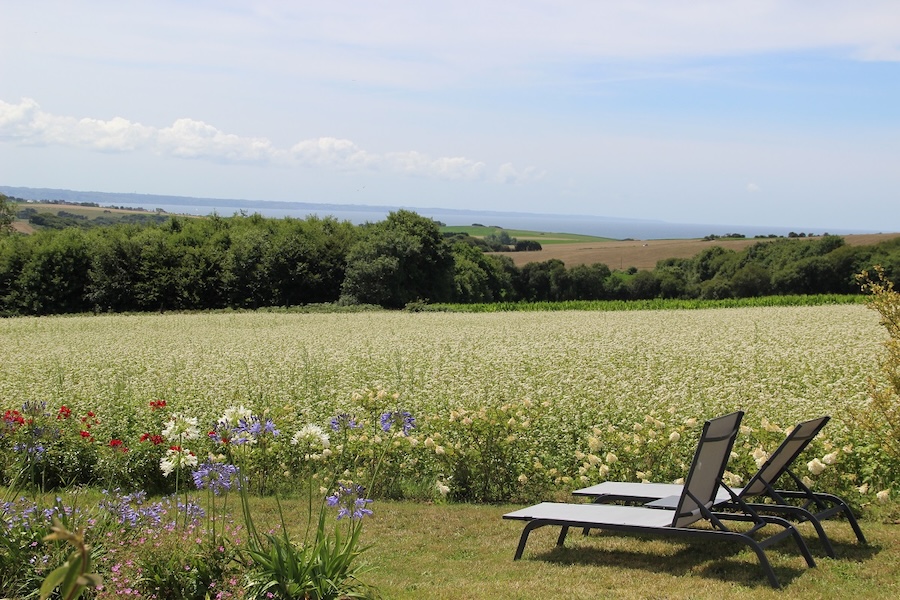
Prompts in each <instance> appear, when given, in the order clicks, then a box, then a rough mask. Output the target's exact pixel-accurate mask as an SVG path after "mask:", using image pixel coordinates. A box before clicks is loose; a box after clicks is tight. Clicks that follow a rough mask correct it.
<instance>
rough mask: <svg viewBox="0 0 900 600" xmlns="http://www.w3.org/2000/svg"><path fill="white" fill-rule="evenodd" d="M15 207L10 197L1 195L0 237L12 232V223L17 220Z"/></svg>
mask: <svg viewBox="0 0 900 600" xmlns="http://www.w3.org/2000/svg"><path fill="white" fill-rule="evenodd" d="M15 216H16V215H15V207H14V206H13V203H12V200H10V199H9V196H5V195H4V194H0V235H3V234H4V233H9V232H10V231H12V222H13V219H14V218H15Z"/></svg>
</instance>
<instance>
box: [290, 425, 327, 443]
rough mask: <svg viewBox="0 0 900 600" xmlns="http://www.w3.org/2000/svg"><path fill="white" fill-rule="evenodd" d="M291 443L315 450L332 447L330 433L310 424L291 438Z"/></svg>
mask: <svg viewBox="0 0 900 600" xmlns="http://www.w3.org/2000/svg"><path fill="white" fill-rule="evenodd" d="M291 443H292V444H293V445H295V446H296V445H297V444H301V443H302V444H308V445H309V446H311V447H313V448H328V447H329V446H330V445H331V442H330V438H329V436H328V433H326V431H325V430H324V429H322V428H321V427H319V426H318V425H315V424H313V423H309V424H308V425H304V426H303V427H302V428H301V429H300V430H299V431H297V432H296V433H294V435H293V436H291Z"/></svg>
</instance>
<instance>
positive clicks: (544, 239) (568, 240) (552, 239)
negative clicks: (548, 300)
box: [441, 225, 615, 246]
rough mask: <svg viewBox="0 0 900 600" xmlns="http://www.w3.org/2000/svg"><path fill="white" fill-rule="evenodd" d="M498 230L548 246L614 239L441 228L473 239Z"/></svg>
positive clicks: (490, 228) (487, 227) (471, 227)
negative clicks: (467, 235)
mask: <svg viewBox="0 0 900 600" xmlns="http://www.w3.org/2000/svg"><path fill="white" fill-rule="evenodd" d="M498 229H503V231H505V232H506V233H508V234H509V235H510V236H511V237H514V238H516V239H517V240H535V241H538V242H540V243H541V245H542V246H543V245H546V244H573V243H586V242H612V241H615V240H613V239H612V238H605V237H596V236H592V235H580V234H577V233H549V232H545V231H526V230H523V229H506V228H504V227H500V226H499V225H498V226H492V225H485V226H475V225H450V226H445V227H441V231H442V232H445V233H467V234H469V235H471V236H473V237H484V236H486V235H488V234H491V233H496V231H497V230H498Z"/></svg>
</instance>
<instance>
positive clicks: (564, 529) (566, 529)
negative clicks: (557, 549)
mask: <svg viewBox="0 0 900 600" xmlns="http://www.w3.org/2000/svg"><path fill="white" fill-rule="evenodd" d="M568 533H569V526H568V525H563V527H562V528H561V529H560V530H559V537H558V538H556V545H557V546H562V545H563V543H564V542H565V541H566V535H568Z"/></svg>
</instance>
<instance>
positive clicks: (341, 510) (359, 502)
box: [325, 484, 372, 521]
mask: <svg viewBox="0 0 900 600" xmlns="http://www.w3.org/2000/svg"><path fill="white" fill-rule="evenodd" d="M371 503H372V500H371V499H369V498H366V489H365V488H364V487H363V486H361V485H354V484H351V485H349V486H346V485H344V484H340V486H339V487H338V489H337V491H335V492H334V494H332V495H331V496H328V497H327V498H325V504H327V505H328V506H331V507H336V508H337V509H338V515H337V518H338V520H340V519H343V518H344V517H350V518H351V519H353V520H354V521H358V520H360V519H362V518H363V517H365V516H368V515H371V514H372V510H371V509H369V508H366V507H367V506H368V505H369V504H371Z"/></svg>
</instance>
